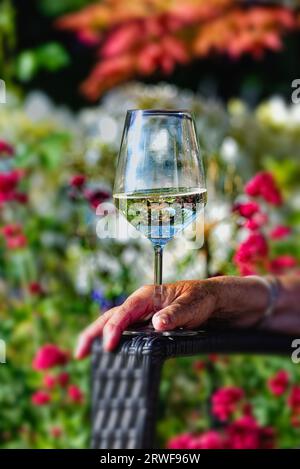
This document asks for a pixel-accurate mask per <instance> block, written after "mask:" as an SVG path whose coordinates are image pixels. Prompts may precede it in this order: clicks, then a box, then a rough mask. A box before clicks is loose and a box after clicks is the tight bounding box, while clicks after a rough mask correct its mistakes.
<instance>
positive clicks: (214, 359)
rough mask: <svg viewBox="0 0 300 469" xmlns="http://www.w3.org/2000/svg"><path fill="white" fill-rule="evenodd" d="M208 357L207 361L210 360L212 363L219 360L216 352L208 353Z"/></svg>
mask: <svg viewBox="0 0 300 469" xmlns="http://www.w3.org/2000/svg"><path fill="white" fill-rule="evenodd" d="M208 359H209V361H211V362H212V363H216V362H217V361H219V359H220V358H219V355H218V354H217V353H210V354H209V355H208Z"/></svg>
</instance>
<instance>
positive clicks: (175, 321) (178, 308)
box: [152, 303, 191, 331]
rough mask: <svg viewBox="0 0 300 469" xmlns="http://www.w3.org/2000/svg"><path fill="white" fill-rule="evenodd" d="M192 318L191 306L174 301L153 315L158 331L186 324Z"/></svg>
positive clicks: (153, 321) (153, 322) (154, 324)
mask: <svg viewBox="0 0 300 469" xmlns="http://www.w3.org/2000/svg"><path fill="white" fill-rule="evenodd" d="M190 320H191V308H190V307H189V306H188V305H187V306H186V305H182V304H179V303H172V304H171V305H169V306H166V307H165V308H163V309H161V310H160V311H158V312H157V313H155V314H154V316H153V317H152V324H153V326H154V329H156V330H157V331H170V330H173V329H176V328H177V327H180V326H184V325H185V324H187V323H188V322H190Z"/></svg>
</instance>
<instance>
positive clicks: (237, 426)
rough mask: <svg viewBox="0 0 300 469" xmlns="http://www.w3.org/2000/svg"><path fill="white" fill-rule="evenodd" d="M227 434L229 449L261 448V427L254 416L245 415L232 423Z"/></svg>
mask: <svg viewBox="0 0 300 469" xmlns="http://www.w3.org/2000/svg"><path fill="white" fill-rule="evenodd" d="M227 436H228V440H227V447H228V448H229V449H257V448H259V436H260V435H259V427H258V424H257V422H256V420H255V419H254V418H253V417H250V416H244V417H241V418H239V419H238V420H236V421H235V422H233V423H231V424H230V425H229V427H228V429H227Z"/></svg>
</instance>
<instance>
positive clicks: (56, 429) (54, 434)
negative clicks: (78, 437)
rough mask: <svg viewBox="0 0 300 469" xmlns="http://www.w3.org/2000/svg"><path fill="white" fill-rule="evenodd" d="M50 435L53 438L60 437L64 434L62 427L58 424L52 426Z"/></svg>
mask: <svg viewBox="0 0 300 469" xmlns="http://www.w3.org/2000/svg"><path fill="white" fill-rule="evenodd" d="M50 435H51V436H52V437H53V438H60V437H61V435H62V429H61V428H60V427H58V426H55V427H52V428H51V430H50Z"/></svg>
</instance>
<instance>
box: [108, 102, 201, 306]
mask: <svg viewBox="0 0 300 469" xmlns="http://www.w3.org/2000/svg"><path fill="white" fill-rule="evenodd" d="M113 196H114V200H115V204H116V207H117V208H118V209H119V210H120V212H121V213H122V214H123V215H124V216H125V218H126V219H127V220H128V221H129V222H130V223H131V224H132V225H133V226H134V227H135V228H136V229H137V230H138V231H140V232H141V233H142V234H143V235H144V236H146V237H147V238H148V239H149V240H150V241H151V242H152V244H153V246H154V252H155V263H154V284H155V285H156V289H155V296H156V301H155V304H156V305H157V308H156V310H157V309H159V307H160V304H161V299H162V298H161V295H162V287H161V285H162V256H163V248H164V246H165V245H166V244H167V243H168V242H169V241H170V240H171V239H172V238H174V236H177V235H178V234H179V233H180V232H182V230H184V229H185V228H187V227H188V226H189V225H190V224H191V223H192V222H193V221H195V219H196V218H197V216H198V215H199V213H200V211H201V210H202V209H203V207H204V206H205V204H206V200H207V199H206V198H207V193H206V186H205V178H204V171H203V164H202V159H201V156H200V152H199V147H198V142H197V137H196V132H195V126H194V122H193V119H192V117H191V114H190V113H189V112H188V111H185V110H176V111H173V110H165V109H163V110H160V109H147V110H141V109H139V110H131V111H128V112H127V115H126V120H125V126H124V131H123V137H122V142H121V147H120V153H119V157H118V163H117V170H116V177H115V185H114V194H113Z"/></svg>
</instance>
